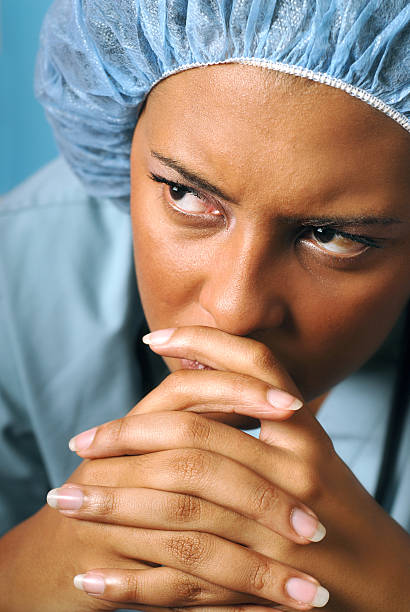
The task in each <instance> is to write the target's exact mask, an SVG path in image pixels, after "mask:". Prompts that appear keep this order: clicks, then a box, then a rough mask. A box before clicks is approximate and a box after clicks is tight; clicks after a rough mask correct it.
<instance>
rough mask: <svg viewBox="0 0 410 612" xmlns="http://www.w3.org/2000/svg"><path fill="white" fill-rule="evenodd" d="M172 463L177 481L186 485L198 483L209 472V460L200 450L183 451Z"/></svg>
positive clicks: (176, 455)
mask: <svg viewBox="0 0 410 612" xmlns="http://www.w3.org/2000/svg"><path fill="white" fill-rule="evenodd" d="M171 461H172V464H173V465H171V470H173V472H174V474H175V477H176V479H177V480H178V481H182V482H184V483H186V484H194V483H197V482H198V481H199V480H201V478H203V475H204V474H205V473H207V472H208V471H209V459H208V458H207V457H206V454H205V453H203V452H202V451H200V450H198V449H181V450H180V451H178V453H176V454H175V455H174V457H173V458H172V460H171Z"/></svg>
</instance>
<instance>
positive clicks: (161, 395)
mask: <svg viewBox="0 0 410 612" xmlns="http://www.w3.org/2000/svg"><path fill="white" fill-rule="evenodd" d="M244 80H245V82H246V88H245V87H243V82H244ZM289 88H290V91H291V92H292V97H289ZM227 117H229V121H227V120H226V118H227ZM335 117H337V118H338V120H337V122H335V119H334V118H335ZM151 147H152V148H154V149H155V150H156V151H157V152H159V153H161V154H162V155H163V156H167V157H172V158H173V159H177V160H179V161H180V162H183V164H184V165H185V166H186V167H187V168H189V170H191V171H195V172H196V173H198V174H200V175H201V176H202V177H204V178H206V179H207V180H208V181H209V182H211V183H213V184H214V185H216V186H218V187H219V188H220V189H222V190H223V191H224V192H225V193H227V194H229V196H230V197H231V198H232V199H234V200H237V202H238V204H229V203H227V202H225V201H223V202H221V201H220V200H218V203H217V206H218V210H219V212H221V213H222V214H220V215H218V216H215V215H212V214H211V213H210V212H209V211H210V210H214V209H208V215H207V216H206V217H205V218H203V220H202V221H201V223H200V224H198V223H197V220H196V219H195V220H194V221H193V220H192V219H191V220H190V221H188V220H187V217H183V216H182V217H181V216H176V215H175V214H171V211H170V209H169V208H167V207H166V204H165V201H164V200H163V199H162V194H167V193H169V192H168V190H167V188H165V187H164V186H162V185H160V184H159V183H156V182H154V181H152V180H151V179H150V178H148V177H147V174H148V173H149V172H150V171H151V172H155V173H156V174H161V175H163V176H166V178H168V179H169V180H172V181H179V182H183V183H184V184H185V183H186V181H185V180H184V181H182V180H181V178H180V176H179V175H178V174H177V173H176V172H175V171H173V170H170V169H169V168H166V167H164V166H163V165H162V164H160V163H159V161H158V160H152V159H150V157H149V148H151ZM408 152H409V144H408V135H407V134H405V132H404V130H402V129H401V128H399V127H398V126H396V125H395V124H394V123H393V122H392V121H391V120H388V119H386V118H385V117H383V116H382V115H379V113H377V112H376V111H374V110H372V109H369V108H367V107H366V105H365V104H363V103H360V102H357V101H355V100H353V99H352V98H350V97H349V96H347V95H346V94H343V93H342V92H338V91H333V90H331V89H330V88H329V87H325V86H318V85H311V84H309V85H307V84H305V83H304V82H303V83H302V82H300V81H297V80H296V81H294V80H293V79H291V78H290V77H286V78H278V77H277V75H274V74H273V73H268V72H264V71H262V70H259V69H256V68H247V67H244V66H233V65H232V66H218V67H215V68H212V67H210V68H206V69H204V70H191V71H188V72H185V73H182V74H179V75H176V76H174V77H170V78H169V79H167V80H165V81H164V82H163V83H161V84H160V85H158V86H157V88H156V89H155V90H154V91H153V92H152V94H150V96H149V98H148V102H147V105H146V108H145V111H144V114H143V116H142V117H141V120H140V121H139V123H138V126H137V129H136V132H135V138H134V143H133V151H132V220H133V230H134V240H135V253H136V260H137V275H138V282H139V286H140V290H141V295H142V299H143V304H144V308H145V312H146V315H147V319H148V322H149V325H150V327H151V329H153V330H155V329H160V328H169V327H181V326H184V327H182V328H181V329H178V330H177V331H176V332H174V334H173V335H172V337H171V338H170V340H169V342H168V343H167V344H165V345H163V346H156V347H155V346H152V348H153V349H154V350H155V351H156V352H158V353H159V354H161V355H163V356H164V358H165V359H166V362H167V363H168V365H169V367H170V369H171V370H172V371H173V373H172V374H171V375H170V376H169V377H168V378H167V379H166V380H165V381H164V383H162V384H161V385H160V386H159V387H157V389H155V390H154V391H153V392H152V393H151V394H150V395H148V396H147V397H146V398H145V399H144V400H142V401H141V402H140V403H139V404H138V405H137V406H136V407H135V408H134V410H133V411H132V413H131V414H130V415H129V416H128V417H125V418H124V419H121V420H119V421H118V422H113V423H111V424H106V425H104V426H102V427H100V428H99V429H98V431H97V434H96V437H95V439H94V442H93V443H92V445H91V447H90V448H89V449H88V450H87V451H84V452H82V453H81V456H83V457H84V458H87V459H91V461H85V462H83V464H82V465H81V466H80V468H79V469H78V470H77V471H76V472H75V473H74V474H73V476H72V478H71V479H70V480H71V482H72V483H73V482H75V483H78V484H81V485H82V490H83V491H84V493H85V495H86V498H85V502H84V505H83V507H82V508H81V510H79V511H77V512H75V513H73V514H71V515H70V516H69V517H67V516H63V515H62V514H61V513H60V512H56V511H55V510H52V509H50V508H47V507H45V508H43V509H42V510H41V511H40V512H39V513H38V514H37V515H35V516H34V517H32V518H31V519H29V520H28V521H27V522H25V523H24V524H22V525H20V526H18V527H17V528H16V529H14V530H13V531H12V532H10V533H9V534H8V535H7V536H6V537H5V538H3V540H2V542H1V545H0V560H1V561H0V580H1V581H3V584H2V585H1V586H0V592H1V593H5V592H8V599H7V609H8V610H10V612H14V610H16V611H19V610H22V609H25V608H26V607H30V609H31V610H33V612H36V611H37V610H39V611H40V610H41V612H47V610H50V612H51V611H53V612H54V611H55V610H59V612H60V611H61V612H64V610H67V612H68V611H70V612H77V611H78V612H80V611H81V612H86V611H87V612H88V611H90V612H91V611H92V610H101V611H102V610H112V609H115V608H118V607H119V606H121V607H130V608H132V609H145V608H144V604H145V606H149V607H148V608H147V609H148V610H157V609H158V606H162V607H175V606H184V607H186V608H187V609H189V607H190V606H192V605H196V606H198V607H197V608H196V610H203V611H204V610H205V609H206V608H204V606H207V605H212V606H214V607H213V610H219V611H222V610H224V609H228V608H224V606H229V605H231V606H232V605H236V606H237V605H238V603H245V604H246V603H252V602H261V600H260V599H258V596H259V597H262V598H263V599H268V600H269V601H270V602H272V601H274V602H279V603H281V604H282V605H284V606H285V607H286V609H298V610H299V609H300V610H302V609H309V607H310V606H309V605H301V604H296V603H295V602H293V603H292V601H291V600H290V598H289V597H288V596H287V594H286V592H285V588H284V584H285V579H287V578H288V577H289V576H290V577H292V576H300V577H305V578H306V577H309V576H312V577H314V578H315V579H317V580H318V581H320V583H321V584H323V585H324V586H326V587H327V588H328V589H329V590H330V592H331V600H330V603H329V605H328V606H327V608H326V609H327V610H329V611H333V612H378V611H379V610H380V612H381V611H382V610H383V612H385V611H386V610H390V609H391V610H394V611H395V612H402V611H403V612H404V610H405V609H406V606H407V602H408V598H409V594H408V593H406V592H405V589H406V588H407V581H406V570H407V564H406V559H407V558H408V550H409V549H408V539H407V536H406V534H405V533H404V531H403V530H402V529H401V528H399V527H398V526H397V524H396V523H395V522H394V521H392V520H391V519H390V518H389V517H388V516H387V515H386V514H385V513H384V512H383V511H382V510H381V509H380V508H379V507H378V506H377V504H376V503H375V502H374V500H373V499H372V498H371V497H370V496H369V495H368V494H367V493H366V492H365V491H364V490H363V489H362V487H361V486H360V485H359V483H358V482H357V481H356V480H355V478H354V476H353V475H352V473H351V472H350V471H349V469H348V468H347V467H346V466H345V465H344V463H343V462H342V461H341V460H340V459H339V457H338V456H337V455H336V453H335V452H334V449H333V447H332V445H331V443H330V440H329V438H328V437H327V435H326V433H325V432H324V431H323V429H322V428H321V427H320V425H319V424H318V422H317V421H316V419H314V417H313V416H312V413H311V412H310V411H309V410H307V409H306V408H302V409H301V410H299V411H298V412H297V413H296V414H292V415H291V414H290V413H289V412H283V411H282V412H279V411H275V410H274V409H272V410H271V412H270V414H269V415H267V416H266V418H269V419H271V420H270V421H268V420H263V421H262V435H261V440H262V441H259V440H256V439H253V438H250V437H248V436H246V435H245V434H244V433H242V432H239V431H237V430H235V429H233V428H232V427H229V426H227V425H225V424H223V423H215V422H214V421H212V420H208V419H206V418H204V417H203V416H201V415H198V414H190V413H189V412H184V411H191V412H202V413H210V412H212V411H223V412H227V413H230V412H237V413H241V414H248V415H249V416H251V417H252V416H256V417H258V416H259V417H260V414H259V415H258V409H263V406H264V401H265V400H264V398H265V397H266V391H267V389H268V388H269V387H275V386H276V387H279V388H282V389H286V390H287V391H289V392H291V393H293V394H294V395H297V396H299V397H304V398H305V399H306V400H313V401H315V402H317V399H315V398H318V396H319V395H320V394H321V393H323V392H325V391H326V390H328V389H329V388H330V387H331V386H332V385H333V384H334V383H335V382H337V381H338V380H341V379H342V378H343V377H345V376H346V375H347V374H348V373H350V372H352V371H353V370H355V369H356V368H357V367H358V366H359V365H360V364H361V363H362V362H363V361H364V360H366V359H367V357H368V356H369V355H371V354H372V353H373V352H374V351H375V349H376V348H377V347H378V346H379V344H380V343H381V342H382V340H383V338H384V337H385V336H386V334H387V333H388V331H389V330H390V329H391V327H392V325H393V324H394V322H395V320H396V319H397V316H398V314H399V313H400V311H401V310H402V308H403V306H404V305H405V303H406V301H407V299H408V297H409V283H408V263H407V262H408V261H409V254H410V253H409V250H410V246H409V245H410V240H409V238H410V227H409V213H408V205H407V202H408V193H409V184H408V182H407V184H406V180H407V181H408V177H407V173H406V163H407V159H408ZM148 160H149V161H148ZM190 198H191V199H190V200H189V197H188V196H185V198H183V199H180V200H178V202H175V203H176V204H177V205H178V206H181V205H182V203H183V202H184V203H185V202H186V201H187V200H188V201H190V202H191V205H192V204H195V205H197V204H198V203H197V201H196V199H195V198H193V197H192V196H190ZM167 201H169V197H167ZM207 203H208V204H209V203H210V200H209V198H208V199H207ZM214 203H215V202H214V200H212V204H214ZM342 215H343V216H349V217H352V216H356V217H357V216H359V215H360V216H375V215H377V216H378V217H386V216H389V217H396V218H398V219H399V220H400V221H401V223H398V224H394V225H385V226H383V225H382V226H366V227H362V226H361V225H360V224H358V225H357V226H355V227H351V226H349V228H348V229H347V231H348V232H350V233H351V234H353V233H355V234H360V235H365V236H371V237H373V238H378V239H379V240H382V239H383V243H382V244H383V248H379V249H375V248H369V249H368V250H366V252H364V251H363V252H362V253H360V254H358V255H357V257H353V255H352V253H359V251H360V250H361V248H362V247H361V245H358V244H357V243H356V242H351V241H350V240H347V241H346V239H345V240H342V239H340V238H338V239H336V240H334V241H333V245H336V247H337V248H343V249H345V250H347V255H346V253H345V256H344V257H341V258H339V257H338V258H336V257H334V255H332V254H329V252H327V251H326V249H327V248H328V247H329V243H318V241H317V240H316V239H314V237H313V235H312V233H311V232H310V233H309V232H307V231H304V233H303V236H302V234H301V231H300V218H302V217H303V218H306V217H309V218H311V217H313V216H315V217H324V216H325V217H332V216H339V217H340V216H342ZM284 216H292V217H297V218H298V219H299V221H295V222H293V223H284V222H282V221H281V219H282V218H283V217H284ZM194 223H196V225H193V224H194ZM338 229H339V230H340V231H346V230H345V228H344V227H343V226H338ZM348 255H349V257H348ZM203 326H206V327H203ZM226 332H227V333H226ZM255 340H257V342H255ZM182 358H185V359H190V360H198V361H200V362H201V363H204V364H206V365H209V366H211V367H213V368H214V370H211V371H207V370H205V371H202V372H192V371H188V370H181V369H180V368H181V361H180V360H181V359H182ZM292 379H293V380H292ZM295 383H296V384H295ZM265 409H266V407H265ZM171 410H172V411H174V412H169V411H171ZM164 411H165V412H164ZM181 411H182V412H181ZM158 412H159V413H162V414H158ZM144 413H145V414H144ZM149 413H151V414H149ZM154 413H156V414H154ZM290 416H291V418H289V417H290ZM286 419H288V420H286ZM275 421H277V422H275ZM261 479H262V480H261ZM103 487H110V488H109V489H107V488H103ZM244 487H245V488H244ZM141 493H143V495H141ZM175 494H179V495H180V496H181V498H183V500H185V501H184V503H183V504H182V505H181V504H180V505H179V506H178V504H177V505H176V504H175V497H174V495H175ZM161 495H162V496H164V497H158V496H161ZM192 495H193V496H194V497H193V498H191V497H190V496H192ZM192 499H194V500H197V501H195V502H193V501H192ZM198 500H199V501H198ZM187 502H189V503H187ZM195 504H196V505H195ZM198 504H199V507H198ZM295 504H296V505H298V506H299V507H305V508H306V507H307V508H308V509H313V510H314V511H315V512H316V513H317V515H318V516H319V518H320V520H321V521H322V522H323V523H324V524H325V526H326V527H327V530H328V533H327V536H326V539H325V540H324V541H323V542H320V543H318V544H309V543H308V542H307V541H303V540H301V539H300V538H299V537H297V536H296V535H295V533H292V531H291V529H290V528H289V507H291V506H292V505H295ZM195 508H196V511H193V510H195ZM60 509H61V507H60ZM181 511H182V512H181ZM73 519H86V520H73ZM152 529H154V530H155V531H152ZM56 542H57V543H58V546H56ZM237 544H242V546H239V547H238V545H237ZM16 550H18V551H19V552H20V555H18V556H16V554H15V551H16ZM33 551H35V552H34V553H33ZM138 559H144V560H145V561H146V562H148V563H149V562H150V563H159V564H160V565H162V566H164V567H161V568H157V569H153V570H148V571H147V565H146V564H142V563H140V562H139V561H138ZM104 568H105V569H104ZM107 568H112V569H107ZM115 568H116V569H115ZM121 568H122V571H119V569H121ZM138 568H145V569H144V571H143V572H139V573H138V571H136V570H137V569H138ZM93 569H99V574H100V575H105V576H109V577H111V578H110V582H109V584H108V586H107V589H106V592H105V593H104V595H103V596H102V597H101V598H95V597H89V596H87V595H86V594H84V593H81V592H78V591H75V590H74V589H73V588H72V577H73V575H74V574H76V573H82V572H85V571H88V570H93ZM125 570H126V571H125ZM304 572H306V574H303V573H304ZM215 583H216V584H215ZM108 600H110V601H111V603H110V601H108ZM126 601H128V602H134V601H135V602H139V603H138V604H133V603H129V605H128V606H127V605H126V604H124V603H122V602H126ZM120 602H121V603H120ZM162 609H163V608H162ZM231 609H232V608H231ZM243 609H246V606H244V608H243Z"/></svg>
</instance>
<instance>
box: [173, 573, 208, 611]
mask: <svg viewBox="0 0 410 612" xmlns="http://www.w3.org/2000/svg"><path fill="white" fill-rule="evenodd" d="M173 591H174V593H175V600H174V602H173V604H174V605H178V604H184V603H185V602H190V603H192V602H195V601H198V600H199V599H200V598H201V595H202V587H201V585H200V584H199V582H198V581H197V580H195V579H194V578H193V577H192V576H188V575H187V574H182V575H178V577H176V578H175V580H174V585H173Z"/></svg>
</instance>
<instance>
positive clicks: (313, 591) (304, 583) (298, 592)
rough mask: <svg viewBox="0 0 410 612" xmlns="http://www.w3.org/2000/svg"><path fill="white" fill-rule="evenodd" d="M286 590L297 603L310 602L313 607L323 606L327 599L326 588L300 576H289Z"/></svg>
mask: <svg viewBox="0 0 410 612" xmlns="http://www.w3.org/2000/svg"><path fill="white" fill-rule="evenodd" d="M286 590H287V592H288V595H289V596H290V597H292V599H294V600H295V601H297V602H298V603H306V604H310V605H311V606H313V607H315V608H323V606H325V605H326V604H327V602H328V601H329V591H328V590H327V589H325V588H324V587H322V586H320V585H318V584H315V583H314V582H310V581H309V580H303V579H302V578H289V580H288V581H287V583H286Z"/></svg>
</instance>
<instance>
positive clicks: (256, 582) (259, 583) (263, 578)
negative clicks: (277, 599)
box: [248, 560, 272, 592]
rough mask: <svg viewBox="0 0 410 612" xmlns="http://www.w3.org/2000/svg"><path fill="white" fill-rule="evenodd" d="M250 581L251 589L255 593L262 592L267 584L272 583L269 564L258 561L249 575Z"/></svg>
mask: <svg viewBox="0 0 410 612" xmlns="http://www.w3.org/2000/svg"><path fill="white" fill-rule="evenodd" d="M248 581H249V585H250V587H251V589H252V590H253V591H254V592H255V591H256V592H261V591H263V590H264V589H265V587H266V585H267V584H271V583H272V572H271V571H270V567H269V565H268V564H267V563H264V562H263V561H261V560H258V561H257V562H256V563H255V564H254V566H253V567H252V568H250V571H249V574H248Z"/></svg>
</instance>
